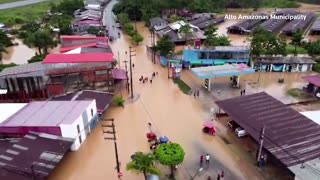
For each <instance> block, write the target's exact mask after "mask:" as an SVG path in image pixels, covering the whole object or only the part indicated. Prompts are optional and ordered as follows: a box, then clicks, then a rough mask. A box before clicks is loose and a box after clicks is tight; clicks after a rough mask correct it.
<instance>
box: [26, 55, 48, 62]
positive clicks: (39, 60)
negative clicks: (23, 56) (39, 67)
mask: <svg viewBox="0 0 320 180" xmlns="http://www.w3.org/2000/svg"><path fill="white" fill-rule="evenodd" d="M45 57H46V54H37V55H35V56H33V57H32V58H31V59H29V60H28V63H35V62H41V61H43V59H44V58H45Z"/></svg>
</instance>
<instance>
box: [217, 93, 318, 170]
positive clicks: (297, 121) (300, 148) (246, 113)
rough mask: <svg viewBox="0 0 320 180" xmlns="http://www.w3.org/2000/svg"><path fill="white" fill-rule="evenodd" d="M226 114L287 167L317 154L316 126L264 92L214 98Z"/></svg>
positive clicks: (315, 157) (308, 159)
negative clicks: (261, 140) (224, 98)
mask: <svg viewBox="0 0 320 180" xmlns="http://www.w3.org/2000/svg"><path fill="white" fill-rule="evenodd" d="M216 104H217V105H218V106H219V107H220V108H221V109H222V110H223V111H224V112H226V113H227V114H228V115H229V117H230V118H231V119H232V120H234V121H236V122H237V123H238V124H239V125H240V126H241V127H243V128H244V129H245V130H246V131H247V132H248V133H249V134H250V135H251V136H252V137H253V138H254V139H255V140H256V141H257V142H258V141H259V140H260V131H261V129H262V128H263V126H265V127H266V130H265V136H264V137H265V140H264V148H266V149H267V150H268V151H269V152H271V153H272V154H273V155H274V156H275V157H276V158H277V159H279V160H280V161H281V162H282V163H283V164H284V165H286V166H287V167H291V166H294V165H298V164H300V165H301V164H302V163H304V162H307V161H310V160H313V159H317V158H319V156H320V126H319V125H318V124H316V123H315V122H313V121H312V120H310V119H308V118H307V117H305V116H303V115H302V114H300V113H299V112H297V111H295V110H293V109H291V108H290V107H288V106H286V105H285V104H283V103H281V102H280V101H278V100H277V99H275V98H273V97H272V96H270V95H268V94H267V93H265V92H261V93H256V94H251V95H247V96H240V97H236V98H231V99H227V100H222V101H217V102H216Z"/></svg>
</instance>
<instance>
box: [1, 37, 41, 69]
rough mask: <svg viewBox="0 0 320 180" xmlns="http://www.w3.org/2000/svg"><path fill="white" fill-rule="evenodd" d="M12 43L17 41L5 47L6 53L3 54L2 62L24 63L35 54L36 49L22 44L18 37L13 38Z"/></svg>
mask: <svg viewBox="0 0 320 180" xmlns="http://www.w3.org/2000/svg"><path fill="white" fill-rule="evenodd" d="M13 42H14V43H18V44H19V45H17V46H12V47H9V48H7V51H8V52H7V53H4V54H3V60H2V61H3V64H10V63H16V64H26V63H28V60H29V59H30V58H31V57H32V56H34V55H35V53H36V50H34V49H31V48H29V47H28V46H26V45H24V44H23V42H22V41H21V40H20V39H15V40H14V41H13Z"/></svg>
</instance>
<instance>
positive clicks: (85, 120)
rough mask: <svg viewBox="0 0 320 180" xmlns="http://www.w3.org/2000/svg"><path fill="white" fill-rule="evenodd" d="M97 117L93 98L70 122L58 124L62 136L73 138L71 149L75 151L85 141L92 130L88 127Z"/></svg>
mask: <svg viewBox="0 0 320 180" xmlns="http://www.w3.org/2000/svg"><path fill="white" fill-rule="evenodd" d="M97 119H98V114H97V106H96V101H95V100H93V101H92V102H91V104H90V105H89V106H88V107H87V108H86V109H85V110H84V111H83V112H79V116H78V117H77V118H76V120H75V121H74V122H73V123H72V124H60V129H61V135H62V137H68V138H74V139H75V142H74V144H73V145H72V146H71V150H73V151H76V150H78V149H79V147H80V145H81V144H82V143H83V142H84V141H85V139H86V138H87V136H88V134H89V133H90V132H91V130H92V129H90V127H91V126H90V125H91V124H92V123H97Z"/></svg>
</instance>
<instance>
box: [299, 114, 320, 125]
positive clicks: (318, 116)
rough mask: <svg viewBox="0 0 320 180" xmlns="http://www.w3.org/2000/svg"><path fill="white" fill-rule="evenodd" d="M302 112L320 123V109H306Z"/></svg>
mask: <svg viewBox="0 0 320 180" xmlns="http://www.w3.org/2000/svg"><path fill="white" fill-rule="evenodd" d="M300 113H301V114H302V115H304V116H305V117H307V118H309V119H311V120H312V121H313V122H315V123H317V124H318V125H320V111H304V112H300Z"/></svg>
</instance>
